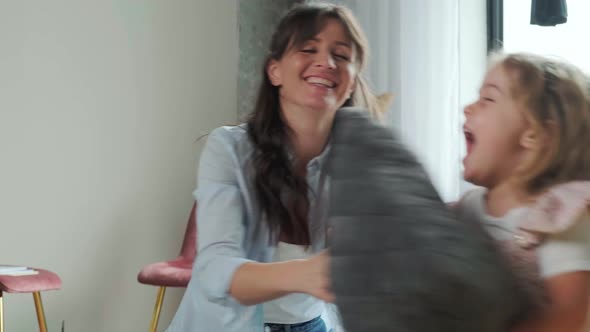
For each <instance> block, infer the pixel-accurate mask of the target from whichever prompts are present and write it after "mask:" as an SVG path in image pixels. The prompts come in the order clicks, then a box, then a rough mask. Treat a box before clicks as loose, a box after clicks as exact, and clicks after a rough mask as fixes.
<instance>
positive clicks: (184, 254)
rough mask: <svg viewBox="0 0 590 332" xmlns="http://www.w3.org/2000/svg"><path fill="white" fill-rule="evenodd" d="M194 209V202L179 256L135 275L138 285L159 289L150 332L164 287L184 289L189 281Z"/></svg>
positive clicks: (193, 249)
mask: <svg viewBox="0 0 590 332" xmlns="http://www.w3.org/2000/svg"><path fill="white" fill-rule="evenodd" d="M196 209H197V203H196V202H195V203H194V204H193V208H192V210H191V214H190V217H189V218H188V222H187V225H186V230H185V232H184V240H183V241H182V248H181V249H180V255H178V257H176V258H175V259H173V260H169V261H165V262H158V263H153V264H150V265H147V266H144V267H143V269H141V271H140V272H139V274H138V275H137V281H139V282H140V283H142V284H146V285H152V286H159V287H160V288H159V289H158V295H157V297H156V305H155V307H154V314H153V317H152V322H151V324H150V330H149V331H150V332H156V329H157V327H158V321H159V319H160V312H161V311H162V303H163V302H164V294H165V293H166V287H186V286H187V285H188V282H189V280H190V279H191V275H192V269H193V261H194V260H195V255H196V253H197V251H196V242H197V240H196V239H197V223H196Z"/></svg>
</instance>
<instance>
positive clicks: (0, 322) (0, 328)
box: [0, 291, 4, 332]
mask: <svg viewBox="0 0 590 332" xmlns="http://www.w3.org/2000/svg"><path fill="white" fill-rule="evenodd" d="M3 300H4V298H3V297H2V291H0V332H4V302H3Z"/></svg>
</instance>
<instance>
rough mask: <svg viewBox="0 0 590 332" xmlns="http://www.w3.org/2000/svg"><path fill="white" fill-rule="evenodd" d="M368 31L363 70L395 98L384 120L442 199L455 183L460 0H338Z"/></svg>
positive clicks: (451, 196) (454, 193) (454, 192)
mask: <svg viewBox="0 0 590 332" xmlns="http://www.w3.org/2000/svg"><path fill="white" fill-rule="evenodd" d="M339 2H341V3H343V4H345V5H347V6H348V7H350V8H351V9H352V10H353V11H354V12H355V13H356V15H357V17H358V18H359V20H360V21H361V25H362V26H363V29H364V30H365V32H366V33H367V35H368V37H369V42H370V46H371V59H370V64H369V68H368V78H369V81H370V82H371V83H372V85H373V88H374V90H375V91H376V92H378V93H382V92H391V93H393V94H394V96H395V99H394V102H393V105H392V107H391V109H390V114H389V116H388V121H389V123H390V124H391V125H392V127H393V128H395V129H396V130H397V131H398V132H399V133H400V134H401V137H402V138H403V139H404V141H405V142H406V143H407V144H408V145H409V147H410V148H411V149H412V150H413V151H414V152H415V153H416V154H417V156H418V158H419V159H420V160H421V161H422V163H423V165H424V166H425V168H426V170H427V171H428V173H429V175H430V177H431V179H432V181H433V183H434V185H435V187H436V188H437V189H438V191H439V193H440V195H441V196H442V198H443V199H444V200H446V201H451V200H455V199H457V198H458V196H459V194H460V191H461V184H462V181H461V154H462V150H463V147H462V133H461V121H462V111H461V107H460V105H459V88H460V87H459V74H460V72H459V56H460V52H459V1H458V0H371V1H366V0H342V1H339Z"/></svg>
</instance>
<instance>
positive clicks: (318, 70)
mask: <svg viewBox="0 0 590 332" xmlns="http://www.w3.org/2000/svg"><path fill="white" fill-rule="evenodd" d="M267 74H268V77H269V79H270V81H271V83H272V84H273V85H274V86H277V87H278V88H279V95H280V103H281V108H282V109H283V111H284V110H285V109H288V108H304V109H312V110H315V111H324V112H335V111H336V110H337V109H339V108H340V107H341V106H342V105H343V104H344V102H345V101H346V100H347V99H348V98H349V97H350V95H351V93H352V91H353V89H354V84H355V79H356V75H357V64H356V50H355V47H354V45H353V43H352V41H351V40H350V38H348V36H347V34H346V31H345V29H344V27H343V26H342V24H341V23H340V22H339V21H338V20H336V19H328V21H327V22H326V24H325V26H324V28H323V29H322V31H320V33H318V34H317V35H316V36H314V38H312V39H311V40H308V41H306V42H304V43H303V44H302V45H301V46H299V47H298V46H292V47H290V48H289V49H288V50H287V51H286V52H285V54H284V55H283V57H282V58H281V59H280V60H272V61H271V62H270V64H269V65H268V68H267Z"/></svg>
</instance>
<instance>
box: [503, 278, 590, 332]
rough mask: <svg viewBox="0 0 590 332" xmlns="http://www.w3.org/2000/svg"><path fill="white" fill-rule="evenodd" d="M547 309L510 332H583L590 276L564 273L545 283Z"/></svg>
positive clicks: (587, 308) (587, 307) (589, 294)
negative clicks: (547, 301)
mask: <svg viewBox="0 0 590 332" xmlns="http://www.w3.org/2000/svg"><path fill="white" fill-rule="evenodd" d="M545 287H546V290H547V293H548V295H549V298H550V302H551V303H550V305H549V307H548V308H547V309H546V310H545V311H544V312H542V313H540V314H539V316H538V317H537V318H535V319H531V320H529V321H526V322H523V323H521V324H519V325H518V326H515V327H514V328H512V329H511V330H510V332H582V328H583V327H584V324H585V323H586V317H587V315H588V312H589V305H588V304H589V300H590V272H570V273H565V274H562V275H559V276H556V277H553V278H550V279H548V280H547V281H546V282H545Z"/></svg>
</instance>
